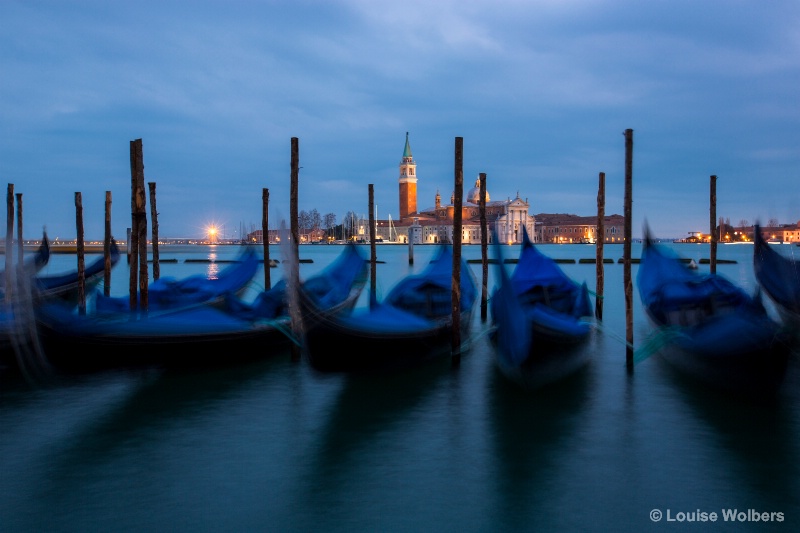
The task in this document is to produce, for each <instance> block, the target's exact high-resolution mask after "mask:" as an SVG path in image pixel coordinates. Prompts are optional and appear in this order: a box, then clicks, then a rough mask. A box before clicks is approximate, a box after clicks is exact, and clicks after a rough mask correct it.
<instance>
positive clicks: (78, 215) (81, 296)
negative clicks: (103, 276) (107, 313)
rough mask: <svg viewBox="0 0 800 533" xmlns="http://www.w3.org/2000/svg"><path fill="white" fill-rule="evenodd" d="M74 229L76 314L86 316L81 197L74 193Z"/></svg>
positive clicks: (84, 254) (78, 193)
mask: <svg viewBox="0 0 800 533" xmlns="http://www.w3.org/2000/svg"><path fill="white" fill-rule="evenodd" d="M75 229H76V231H77V234H78V238H77V241H76V244H77V252H78V313H79V314H81V315H85V314H86V249H85V245H84V240H83V196H82V195H81V193H80V192H76V193H75Z"/></svg>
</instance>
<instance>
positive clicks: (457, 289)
mask: <svg viewBox="0 0 800 533" xmlns="http://www.w3.org/2000/svg"><path fill="white" fill-rule="evenodd" d="M463 167H464V138H463V137H456V142H455V186H454V199H453V276H452V283H451V299H450V300H451V304H452V313H453V331H452V343H451V354H452V359H453V364H454V365H459V364H460V363H461V240H462V238H461V203H462V196H463V193H464V169H463Z"/></svg>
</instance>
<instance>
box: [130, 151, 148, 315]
mask: <svg viewBox="0 0 800 533" xmlns="http://www.w3.org/2000/svg"><path fill="white" fill-rule="evenodd" d="M131 227H132V228H133V229H132V231H131V236H132V239H133V241H134V242H133V243H132V246H131V268H130V270H131V283H130V307H131V310H134V309H136V308H137V268H138V307H139V309H141V310H144V311H147V308H148V299H147V281H148V279H147V278H148V275H147V211H146V196H145V193H144V158H143V157H142V140H141V139H136V140H135V141H131Z"/></svg>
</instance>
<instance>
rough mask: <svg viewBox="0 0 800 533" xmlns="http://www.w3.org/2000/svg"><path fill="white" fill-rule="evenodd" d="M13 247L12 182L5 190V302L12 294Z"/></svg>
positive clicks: (8, 300)
mask: <svg viewBox="0 0 800 533" xmlns="http://www.w3.org/2000/svg"><path fill="white" fill-rule="evenodd" d="M13 248H14V184H13V183H9V184H8V190H7V192H6V247H5V254H6V287H5V289H6V295H5V300H6V303H9V302H11V297H12V296H13V277H14V267H13V256H14V254H13Z"/></svg>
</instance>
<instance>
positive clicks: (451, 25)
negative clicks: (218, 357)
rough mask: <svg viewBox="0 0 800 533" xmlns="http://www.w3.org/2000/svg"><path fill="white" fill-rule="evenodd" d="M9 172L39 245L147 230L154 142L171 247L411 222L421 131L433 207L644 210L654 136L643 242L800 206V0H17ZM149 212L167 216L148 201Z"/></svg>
mask: <svg viewBox="0 0 800 533" xmlns="http://www.w3.org/2000/svg"><path fill="white" fill-rule="evenodd" d="M0 28H2V29H1V30H0V65H2V68H1V69H0V71H2V81H0V141H1V142H0V179H2V182H0V183H2V184H3V185H4V186H5V185H6V184H8V183H13V184H14V187H15V192H16V193H21V194H22V195H23V218H24V235H25V237H26V238H34V237H37V236H38V235H40V234H41V230H42V227H46V228H47V231H48V233H49V235H50V237H51V239H52V238H56V237H58V238H59V239H61V240H66V239H74V238H75V236H76V235H77V230H76V223H75V220H76V218H75V216H76V213H75V193H76V192H80V193H81V195H82V200H83V219H84V228H85V235H86V238H87V239H100V238H102V236H103V229H104V221H105V214H104V207H105V191H111V192H112V195H113V204H112V229H113V233H114V234H115V236H116V237H118V238H124V233H125V229H126V228H127V227H129V226H130V205H131V202H130V197H131V193H130V159H129V152H130V143H131V141H133V140H135V139H142V144H143V153H144V165H145V181H146V182H151V181H152V182H155V183H156V190H157V207H158V211H159V233H160V235H161V236H162V237H200V236H202V235H203V234H204V231H205V227H206V226H207V225H208V224H210V223H212V222H215V223H217V224H218V225H221V226H223V225H224V226H225V231H226V236H227V237H234V236H238V231H239V227H240V225H241V224H244V226H245V227H246V229H250V228H252V227H256V228H260V226H261V191H262V188H268V189H269V191H270V207H269V209H270V220H271V222H272V223H273V225H275V224H277V223H278V221H279V220H280V219H285V218H286V217H288V215H289V188H290V162H291V138H292V137H297V138H298V139H299V157H300V166H301V167H302V168H301V170H300V175H299V208H300V209H301V210H311V209H317V210H318V211H319V212H320V213H321V214H325V213H328V212H333V213H335V214H337V217H338V219H339V220H341V218H342V217H343V215H344V214H345V213H346V212H347V211H354V212H356V213H361V214H364V215H365V216H366V215H367V213H368V185H369V184H374V190H375V204H376V206H377V210H378V217H379V218H382V219H383V218H386V217H387V216H388V215H391V216H392V218H393V219H395V220H396V219H397V217H398V212H399V205H398V185H397V180H398V164H399V163H400V159H401V157H402V152H403V146H404V143H405V133H406V132H407V131H408V132H409V133H410V141H411V147H412V150H413V154H414V158H415V160H416V163H417V172H418V178H419V182H418V205H419V207H428V206H432V205H433V201H434V196H435V194H436V192H437V191H440V192H441V194H442V197H443V199H445V200H449V198H450V194H451V193H452V191H453V183H454V147H455V139H456V137H462V138H463V139H464V141H463V143H464V166H463V170H464V187H465V190H468V189H469V188H470V187H471V186H472V184H473V183H474V181H475V179H476V178H477V176H478V174H479V173H480V172H485V173H486V174H487V188H488V191H489V194H490V196H491V198H492V199H493V200H498V199H502V198H506V197H514V196H516V194H517V193H519V195H520V196H521V197H522V198H527V199H528V201H529V202H530V203H531V213H532V214H534V213H542V212H545V213H552V212H563V213H574V214H578V215H593V214H595V213H596V212H597V184H598V174H599V173H600V172H605V174H606V208H605V209H606V213H607V214H612V213H619V214H622V213H623V207H624V206H623V200H624V177H625V169H624V157H625V144H624V140H625V139H624V135H623V133H624V131H625V130H626V129H628V128H630V129H632V130H633V234H634V236H639V235H641V230H642V226H643V223H644V221H645V220H647V221H648V223H649V225H650V227H651V228H652V230H653V233H654V234H655V235H656V236H658V237H683V236H685V235H686V234H687V232H690V231H708V228H709V225H710V222H709V176H710V175H712V174H714V175H717V176H718V178H717V215H718V216H720V217H724V218H729V219H730V220H731V222H732V223H734V224H736V223H738V222H739V221H740V220H743V219H744V220H748V221H750V222H751V223H752V222H754V221H756V220H760V221H761V222H762V223H765V222H766V221H767V220H769V219H777V220H778V221H779V222H780V223H795V222H797V221H798V220H800V3H798V2H796V1H795V0H776V1H771V2H767V3H765V2H759V1H736V0H730V1H714V0H705V1H703V2H698V1H696V0H687V1H684V0H669V1H659V0H653V1H647V2H642V1H635V0H631V1H613V2H600V1H591V0H545V1H538V0H526V1H523V0H519V1H517V0H513V1H507V0H491V1H469V0H461V1H450V0H436V1H431V0H421V1H417V0H410V1H403V2H383V1H372V0H352V1H319V2H315V1H307V0H293V1H292V2H270V1H267V2H255V1H252V2H242V1H236V0H227V1H221V2H212V1H205V2H204V1H194V2H189V1H186V2H173V1H169V0H159V1H154V2H151V1H147V0H145V1H139V2H107V1H96V2H92V1H80V2H69V1H32V0H25V1H19V2H17V1H10V0H3V1H2V2H0ZM148 214H149V207H148Z"/></svg>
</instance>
